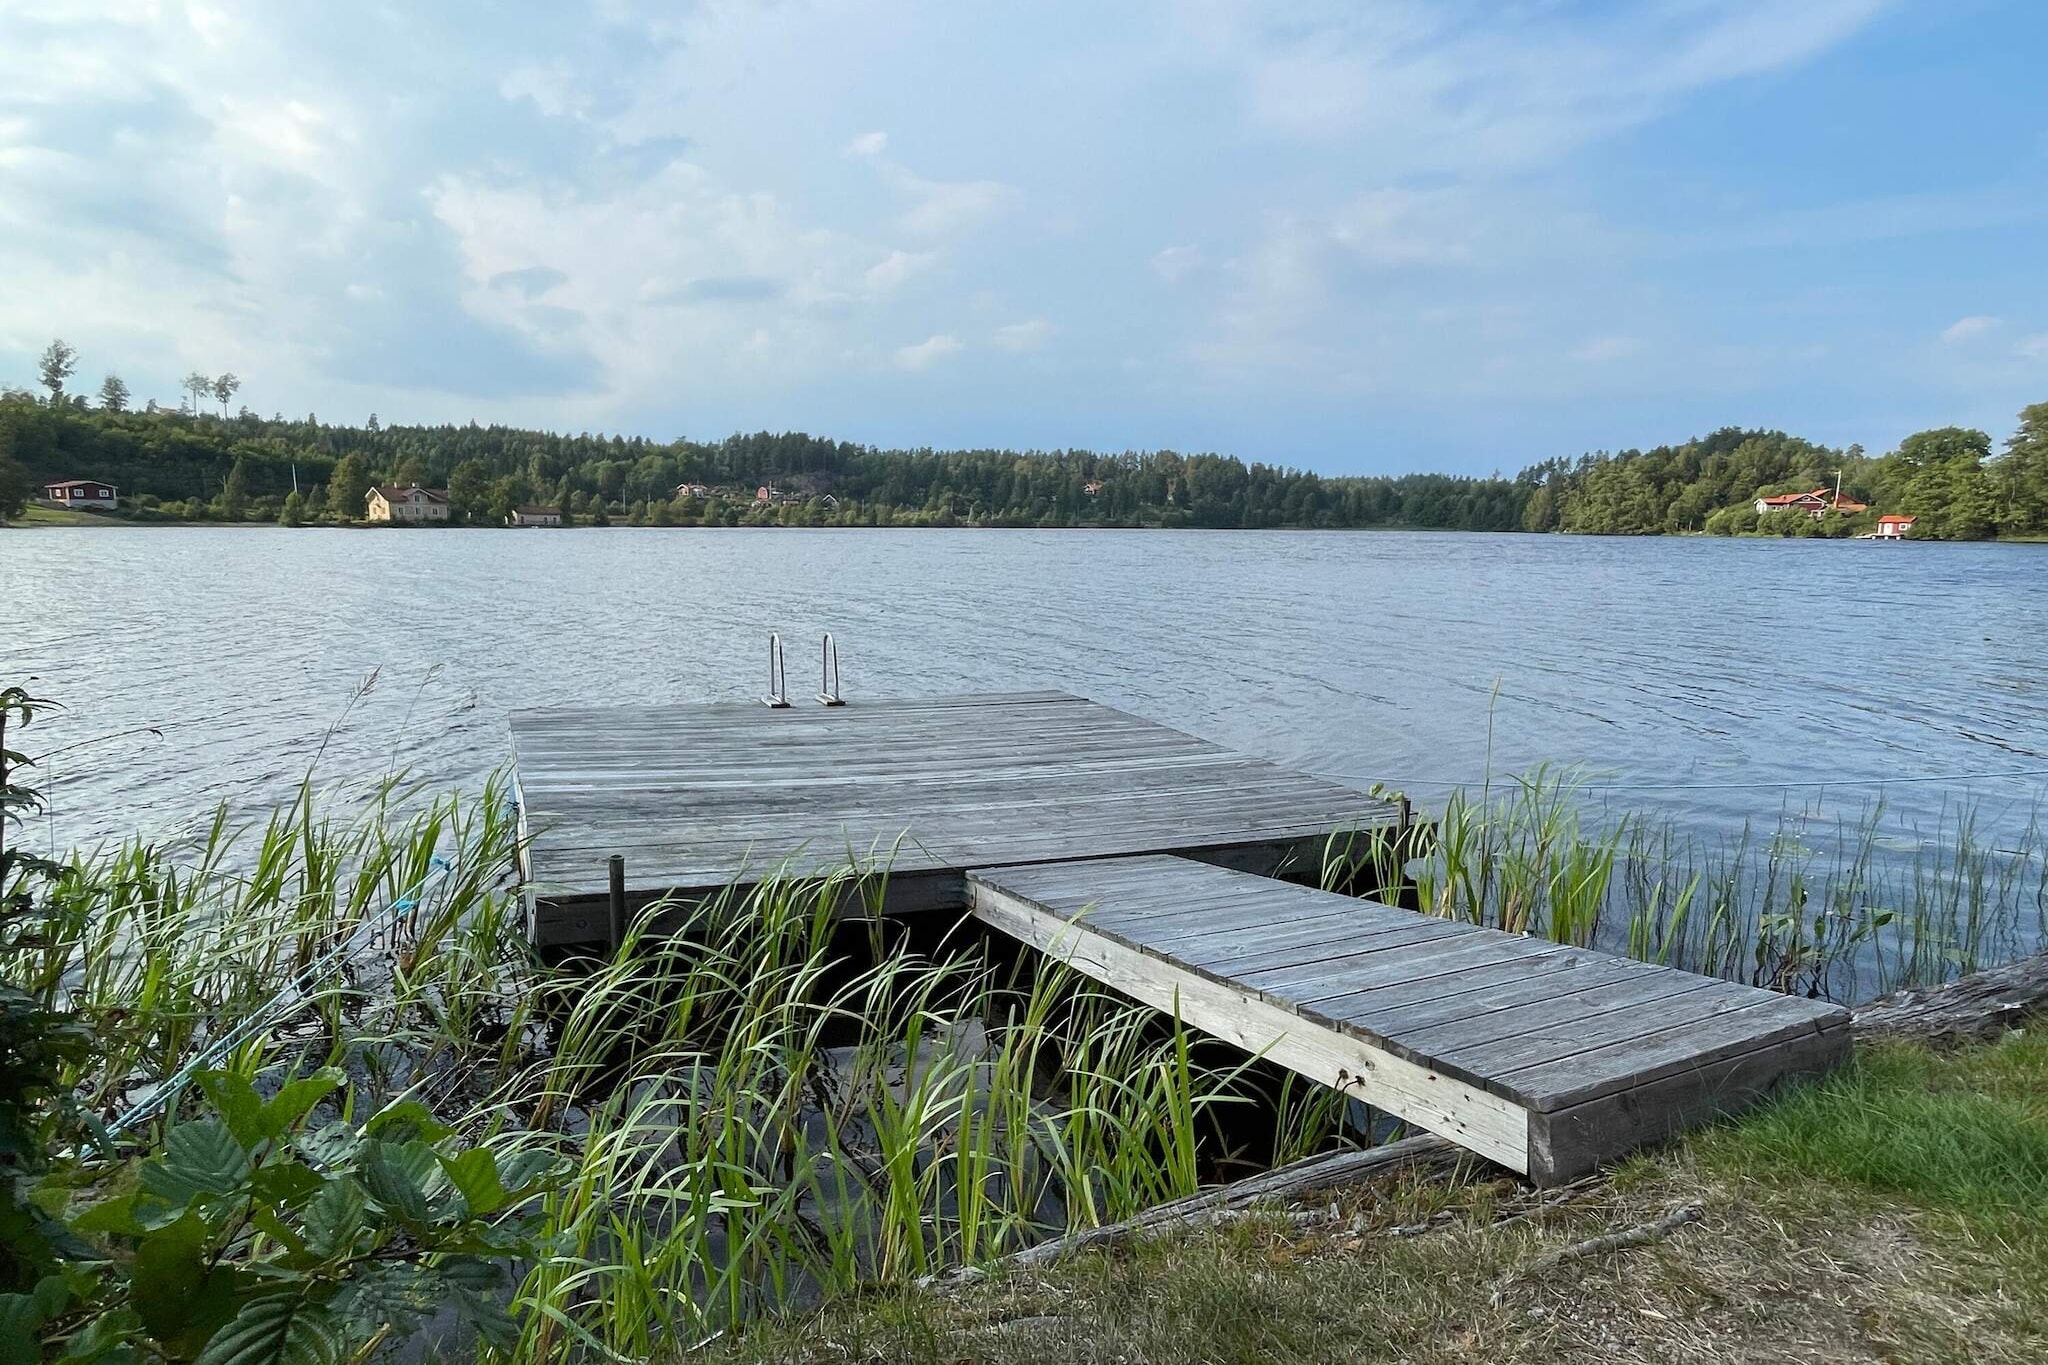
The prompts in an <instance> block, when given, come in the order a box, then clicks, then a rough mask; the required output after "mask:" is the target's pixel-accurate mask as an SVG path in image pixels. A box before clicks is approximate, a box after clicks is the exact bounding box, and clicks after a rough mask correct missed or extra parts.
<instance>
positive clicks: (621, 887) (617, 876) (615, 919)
mask: <svg viewBox="0 0 2048 1365" xmlns="http://www.w3.org/2000/svg"><path fill="white" fill-rule="evenodd" d="M606 871H607V872H608V873H609V874H610V897H609V900H610V905H609V907H608V908H609V909H610V911H611V938H612V951H613V952H614V953H616V952H618V950H619V945H620V944H622V943H624V942H625V941H626V860H625V858H624V857H622V856H621V855H619V854H617V853H614V854H612V856H611V860H610V862H609V863H607V864H606Z"/></svg>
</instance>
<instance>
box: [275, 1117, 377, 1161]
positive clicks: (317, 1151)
mask: <svg viewBox="0 0 2048 1365" xmlns="http://www.w3.org/2000/svg"><path fill="white" fill-rule="evenodd" d="M362 1145H363V1139H362V1135H361V1134H359V1133H357V1132H356V1130H355V1126H354V1125H353V1124H349V1123H343V1122H341V1121H340V1120H336V1121H335V1122H333V1123H329V1124H324V1125H322V1126H321V1127H320V1128H319V1129H318V1130H316V1131H314V1132H311V1133H301V1134H299V1135H298V1136H297V1137H295V1138H293V1139H292V1147H293V1149H294V1150H296V1151H297V1152H298V1153H299V1155H300V1156H302V1157H304V1158H305V1159H306V1160H307V1161H308V1162H310V1163H311V1164H312V1165H314V1166H318V1167H323V1168H325V1167H332V1166H339V1165H341V1164H342V1163H343V1162H346V1161H347V1160H349V1159H350V1158H351V1157H353V1156H354V1155H355V1154H356V1149H357V1148H358V1147H360V1146H362Z"/></svg>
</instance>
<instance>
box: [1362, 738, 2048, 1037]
mask: <svg viewBox="0 0 2048 1365" xmlns="http://www.w3.org/2000/svg"><path fill="white" fill-rule="evenodd" d="M1403 875H1405V876H1407V877H1409V878H1411V879H1412V882H1413V885H1414V895H1415V897H1416V903H1417V905H1418V907H1419V908H1420V909H1422V910H1424V911H1425V912H1427V913H1430V914H1436V915H1442V916H1445V917H1449V918H1456V919H1464V920H1469V921H1471V922H1473V923H1477V924H1485V925H1489V926H1491V927H1494V928H1499V929H1505V930H1508V931H1510V932H1514V933H1526V934H1535V935H1538V936H1541V937H1545V938H1549V939H1551V940H1554V941H1556V942H1559V943H1572V944H1577V945H1581V946H1598V947H1601V948H1604V949H1607V950H1609V951H1613V952H1619V953H1624V954H1626V955H1628V956H1631V957H1635V958H1638V959H1641V960H1643V961H1648V962H1657V963H1663V964H1666V965H1670V966H1676V967H1682V968H1686V969H1688V970H1691V971H1696V972H1700V973H1703V974H1706V975H1709V976H1720V977H1726V978H1730V979H1734V980H1742V981H1747V982H1749V983H1751V984H1753V985H1757V986H1762V987H1765V988H1767V989H1770V990H1775V991H1781V992H1787V993H1792V994H1799V995H1809V996H1821V997H1827V998H1830V999H1836V1000H1842V1001H1845V1002H1855V1001H1860V1000H1862V999H1865V998H1867V997H1869V996H1871V995H1876V994H1880V993H1882V992H1885V991H1889V990H1895V989H1899V988H1902V987H1909V986H1928V985H1935V984H1939V983H1941V982H1943V981H1948V980H1952V979H1954V978H1955V977H1957V976H1960V975H1963V974H1965V973H1968V972H1972V971H1975V970H1978V969H1979V968H1981V967H1984V966H1988V965H1990V964H1992V963H1994V962H1997V961H2003V960H2006V959H2009V958H2011V957H2014V956H2016V955H2018V954H2020V953H2023V952H2026V951H2030V950H2032V949H2034V948H2037V947H2039V946H2040V944H2041V942H2042V939H2043V937H2044V935H2048V842H2044V840H2043V839H2042V837H2041V832H2040V828H2039V826H2038V824H2037V823H2034V822H2032V821H2029V822H2028V824H2027V825H2026V827H2025V828H2024V829H2023V830H2021V831H2020V832H2018V833H2017V834H2016V835H2014V836H2011V837H2008V838H2006V839H2003V840H2001V841H2000V842H1999V843H1998V844H1997V845H1996V846H1993V845H1992V844H1991V843H1990V842H1989V841H1987V840H1986V838H1985V837H1984V836H1983V835H1982V833H1981V832H1980V828H1979V818H1978V813H1977V810H1976V808H1975V807H1974V806H1972V805H1970V804H1968V803H1964V804H1959V805H1954V806H1950V807H1947V808H1945V809H1944V810H1943V811H1942V812H1941V814H1940V816H1939V818H1938V819H1937V820H1936V821H1935V823H1934V825H1933V826H1932V827H1931V828H1920V827H1915V826H1913V825H1910V824H1908V823H1906V822H1903V821H1900V820H1898V819H1895V818H1894V817H1893V816H1892V814H1891V812H1890V811H1889V810H1888V808H1887V807H1886V806H1885V804H1884V803H1883V802H1882V801H1875V802H1872V803H1869V804H1868V805H1866V806H1864V807H1863V808H1861V810H1860V811H1858V812H1857V813H1856V814H1855V815H1853V816H1833V817H1830V816H1826V815H1823V814H1821V813H1818V812H1815V811H1811V810H1803V809H1793V808H1787V809H1786V810H1784V811H1782V812H1781V813H1780V815H1779V818H1778V820H1777V821H1776V823H1775V825H1773V826H1771V827H1768V828H1765V829H1758V828H1756V827H1754V826H1745V827H1744V828H1743V830H1742V831H1741V833H1740V834H1738V835H1736V836H1733V837H1729V838H1712V837H1701V836H1699V835H1697V834H1694V833H1691V832H1688V831H1686V830H1685V829H1683V828H1682V827H1681V826H1680V825H1679V824H1678V823H1677V822H1676V821H1675V820H1671V819H1663V820H1657V819H1651V818H1648V817H1645V816H1643V815H1640V814H1636V813H1633V812H1626V811H1624V812H1614V811H1611V810H1606V809H1603V808H1601V807H1599V806H1598V805H1596V804H1595V803H1594V802H1593V801H1592V800H1591V799H1590V793H1588V792H1587V790H1586V789H1585V787H1584V786H1583V784H1582V781H1581V779H1580V778H1579V776H1578V775H1577V774H1576V773H1574V772H1571V771H1568V770H1558V769H1553V768H1549V767H1539V768H1537V769H1535V770H1534V771H1533V772H1530V773H1528V774H1525V775H1522V776H1519V777H1515V778H1512V779H1509V780H1507V781H1505V782H1492V781H1490V782H1489V783H1488V784H1487V785H1486V786H1485V787H1482V788H1480V789H1478V790H1477V791H1473V792H1467V791H1463V790H1460V791H1455V792H1453V793H1452V794H1451V796H1450V797H1449V799H1448V800H1447V801H1446V802H1445V804H1444V808H1443V811H1442V814H1441V816H1440V817H1439V818H1438V819H1437V820H1435V821H1434V822H1431V823H1427V824H1423V825H1420V826H1417V827H1416V829H1415V830H1414V831H1413V832H1412V833H1411V835H1410V838H1409V841H1408V843H1407V844H1406V845H1404V846H1400V847H1397V846H1396V844H1395V842H1394V840H1393V839H1392V838H1391V837H1389V836H1386V835H1368V836H1347V837H1345V838H1342V839H1333V840H1332V841H1331V842H1330V843H1329V845H1328V846H1327V847H1326V849H1325V855H1324V867H1323V880H1324V884H1325V885H1332V886H1335V885H1344V884H1349V883H1352V882H1357V881H1362V882H1364V883H1366V884H1378V885H1392V884H1397V883H1398V882H1399V880H1400V879H1401V877H1402V876H1403Z"/></svg>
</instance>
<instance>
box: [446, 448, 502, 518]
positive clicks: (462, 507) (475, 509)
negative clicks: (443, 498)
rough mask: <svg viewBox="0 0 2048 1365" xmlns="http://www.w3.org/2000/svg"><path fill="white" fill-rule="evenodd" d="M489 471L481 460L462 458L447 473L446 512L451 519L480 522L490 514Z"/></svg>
mask: <svg viewBox="0 0 2048 1365" xmlns="http://www.w3.org/2000/svg"><path fill="white" fill-rule="evenodd" d="M490 500H491V471H490V470H489V469H488V468H487V467H486V466H485V464H484V462H483V461H482V460H464V461H463V462H462V463H460V464H458V465H456V466H455V468H454V469H452V470H450V471H449V473H448V512H449V517H450V519H451V520H453V521H464V522H472V523H476V524H481V523H482V522H484V521H485V520H486V519H488V517H489V515H490Z"/></svg>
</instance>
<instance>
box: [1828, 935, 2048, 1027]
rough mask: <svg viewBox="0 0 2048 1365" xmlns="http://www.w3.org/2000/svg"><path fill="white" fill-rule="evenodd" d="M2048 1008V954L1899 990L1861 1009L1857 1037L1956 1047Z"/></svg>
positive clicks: (1856, 1019)
mask: <svg viewBox="0 0 2048 1365" xmlns="http://www.w3.org/2000/svg"><path fill="white" fill-rule="evenodd" d="M2042 1011H2048V953H2040V954H2036V955H2035V956H2033V957H2026V958H2021V959H2020V960H2019V961H2017V962H2009V963H2007V964H2006V965H2005V966H2003V967H1992V968H1990V969H1988V970H1986V971H1981V972H1973V973H1971V974H1970V975H1969V976H1966V977H1963V978H1962V979H1960V980H1957V981H1951V982H1949V983H1948V984H1947V985H1945V986H1935V987H1932V988H1928V989H1924V990H1920V989H1916V990H1903V991H1894V992H1893V993H1892V994H1890V995H1886V996H1880V997H1878V998H1877V999H1876V1000H1873V1001H1871V1002H1870V1003H1869V1004H1867V1005H1863V1006H1860V1007H1858V1009H1857V1010H1856V1012H1855V1014H1854V1015H1853V1016H1852V1019H1851V1024H1850V1026H1851V1027H1852V1028H1853V1029H1854V1030H1855V1033H1856V1038H1857V1041H1859V1042H1878V1041H1882V1040H1885V1039H1900V1040H1907V1041H1912V1042H1921V1043H1931V1044H1937V1045H1953V1044H1957V1043H1966V1042H1973V1041H1979V1040H1986V1039H1992V1038H1997V1037H1999V1036H2001V1035H2002V1034H2004V1033H2005V1032H2006V1031H2007V1030H2008V1029H2012V1028H2015V1027H2017V1026H2018V1025H2019V1024H2020V1023H2021V1022H2022V1021H2024V1020H2025V1019H2026V1017H2027V1016H2028V1015H2030V1014H2034V1013H2037V1012H2042Z"/></svg>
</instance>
